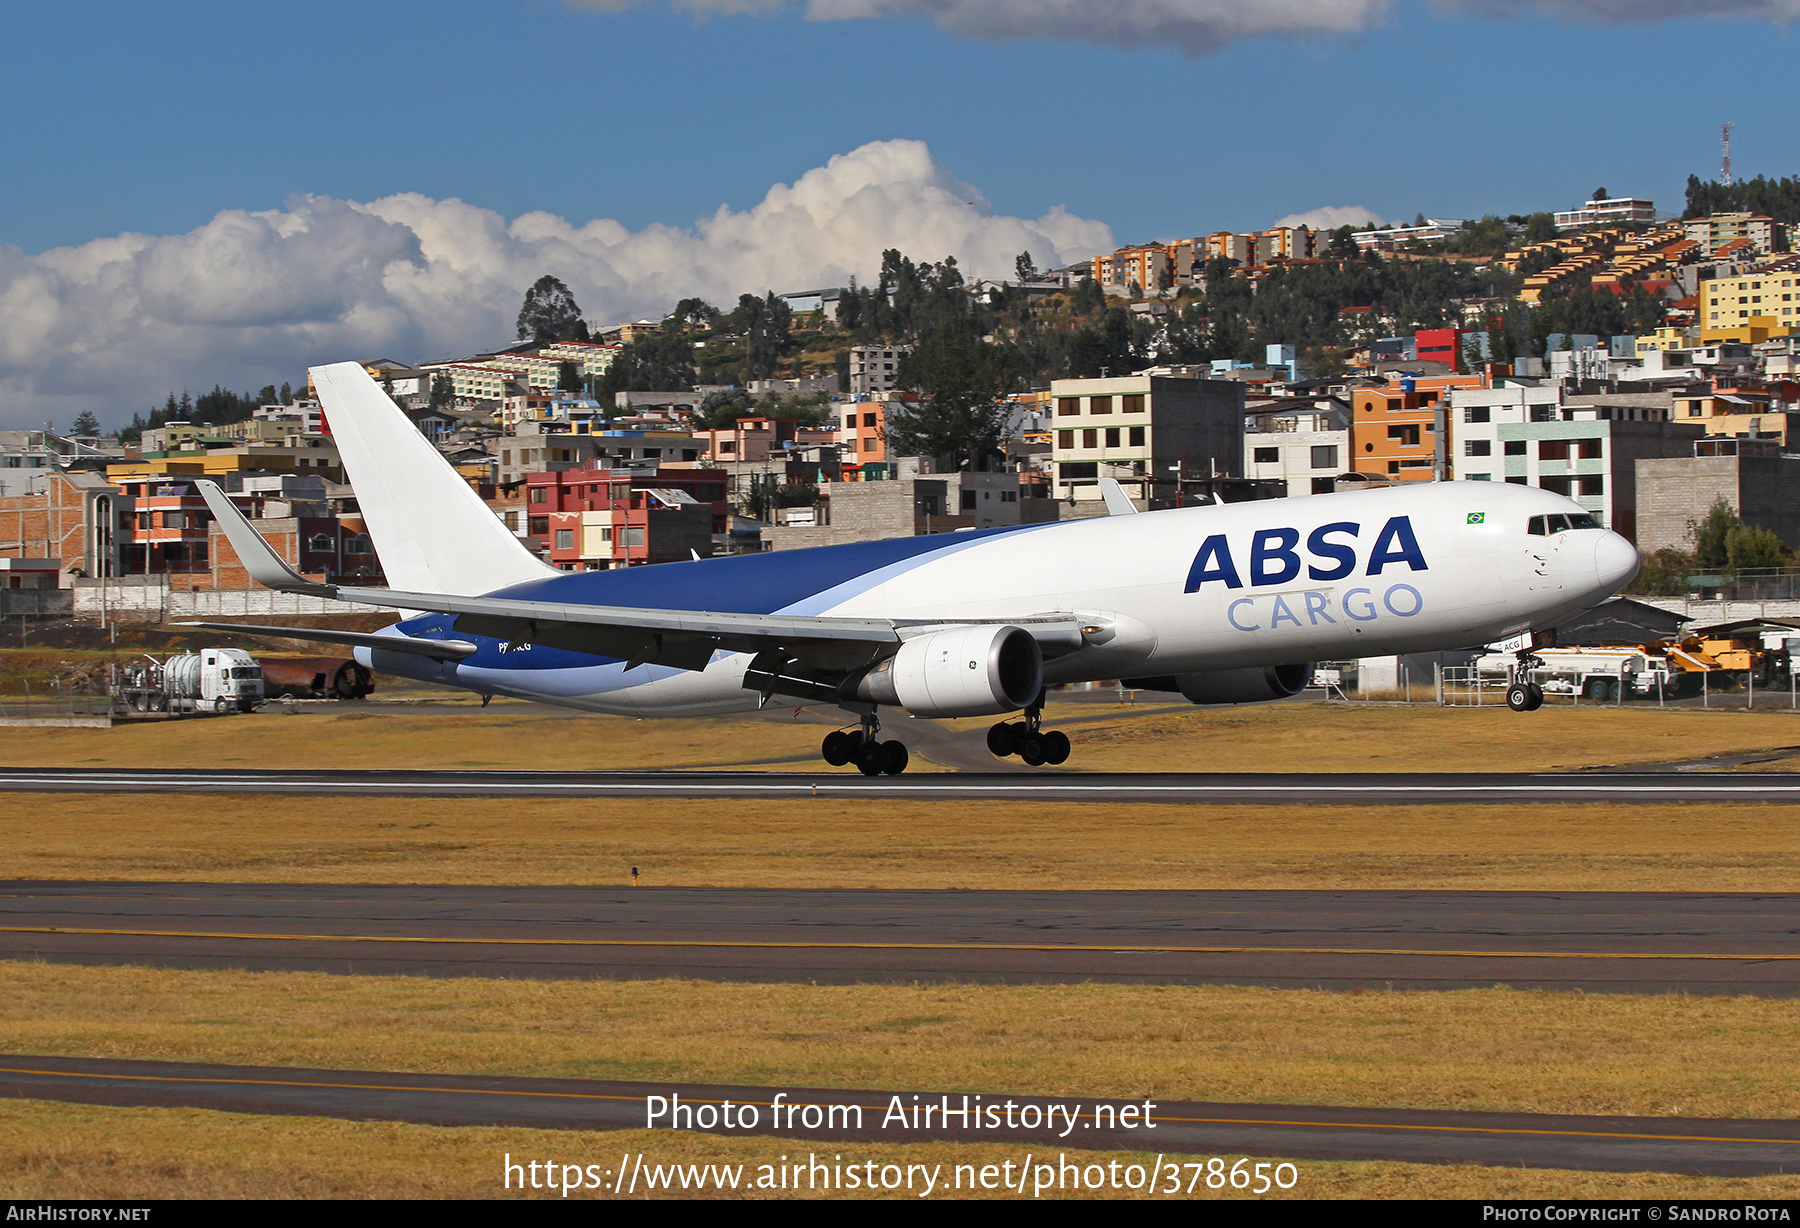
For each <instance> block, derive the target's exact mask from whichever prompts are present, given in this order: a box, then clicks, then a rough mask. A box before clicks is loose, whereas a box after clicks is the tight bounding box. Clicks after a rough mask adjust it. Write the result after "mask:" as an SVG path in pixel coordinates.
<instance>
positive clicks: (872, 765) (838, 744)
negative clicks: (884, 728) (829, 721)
mask: <svg viewBox="0 0 1800 1228" xmlns="http://www.w3.org/2000/svg"><path fill="white" fill-rule="evenodd" d="M819 753H820V754H822V755H824V756H825V762H827V763H829V764H830V765H831V766H832V767H843V766H844V765H845V764H846V763H854V764H855V765H856V770H857V771H859V772H861V773H862V774H863V775H864V776H898V775H899V774H900V773H902V772H904V771H905V770H906V765H907V763H908V762H910V761H911V758H912V756H910V755H908V754H907V753H906V745H905V743H902V742H894V741H888V742H883V741H882V740H881V722H880V721H879V720H877V719H876V717H875V714H874V713H873V712H870V713H868V714H867V715H865V716H864V717H863V718H862V727H861V728H859V729H856V730H844V729H834V730H832V731H831V732H830V733H828V734H826V735H825V741H824V742H823V743H822V744H821V745H820V746H819Z"/></svg>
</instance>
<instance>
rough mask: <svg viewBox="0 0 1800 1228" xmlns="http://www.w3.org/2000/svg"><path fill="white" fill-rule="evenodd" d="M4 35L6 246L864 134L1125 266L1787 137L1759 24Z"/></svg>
mask: <svg viewBox="0 0 1800 1228" xmlns="http://www.w3.org/2000/svg"><path fill="white" fill-rule="evenodd" d="M8 26H9V30H8V38H7V39H6V41H5V44H4V46H0V99H4V106H5V112H6V113H7V114H8V115H10V116H11V117H12V118H13V122H12V123H11V124H10V125H8V128H9V133H8V135H7V137H6V138H5V145H6V155H7V156H6V168H7V169H6V181H7V183H6V188H5V190H4V191H3V192H0V242H6V243H11V244H14V245H17V246H19V247H21V248H23V249H24V250H25V251H27V252H35V251H40V250H42V249H44V248H47V247H52V246H57V245H64V244H74V243H80V242H84V241H86V240H88V239H91V238H95V237H98V236H102V235H110V234H115V233H119V232H121V231H140V232H147V233H151V234H168V233H179V232H182V231H186V230H189V229H191V228H193V227H195V226H198V225H200V224H202V223H203V222H205V221H206V220H207V219H208V218H209V217H211V216H212V215H213V213H215V212H216V211H218V210H220V209H226V208H251V209H265V208H272V207H276V206H279V205H280V204H281V203H282V202H283V201H284V200H285V199H287V198H288V197H289V196H290V195H292V194H295V193H311V194H322V195H330V196H336V197H342V198H349V199H356V200H367V199H371V198H374V197H378V196H382V195H386V194H389V193H393V192H403V191H417V192H423V193H426V194H427V195H431V196H434V197H446V196H456V197H460V198H462V199H464V200H467V201H470V202H471V203H476V204H481V205H484V206H487V207H490V208H493V209H495V210H497V211H499V212H501V213H502V214H505V215H508V216H513V215H516V214H519V213H522V212H525V211H527V210H531V209H545V210H549V211H550V212H553V213H557V214H560V215H562V216H565V217H568V218H571V219H574V220H584V219H586V218H590V217H596V216H605V217H613V218H617V219H619V220H620V221H622V222H624V223H625V224H626V225H628V226H631V227H633V228H636V227H640V226H643V225H645V224H648V223H651V222H659V221H660V222H666V223H674V224H686V223H689V222H691V221H692V220H693V219H694V218H696V217H698V216H700V215H702V214H706V213H710V212H711V211H712V210H713V209H714V208H716V207H717V206H718V205H719V204H721V203H728V204H731V205H733V206H734V207H740V208H741V207H744V206H746V205H749V204H751V203H753V202H754V201H755V200H756V199H758V198H759V197H760V196H761V195H762V193H763V192H764V191H765V190H766V189H767V187H768V186H769V185H770V184H771V183H773V182H777V181H788V180H791V179H792V178H793V177H795V176H796V175H798V174H800V173H802V172H804V171H805V170H807V169H808V168H810V167H814V166H818V165H820V164H822V163H823V162H824V161H825V160H826V159H827V158H829V157H830V156H831V155H833V154H836V153H843V152H845V151H847V150H849V149H851V148H854V147H856V146H858V145H861V144H863V143H864V142H866V141H870V140H877V139H885V138H891V137H914V138H919V139H922V140H924V141H926V142H927V143H928V144H929V145H930V147H931V149H932V152H933V153H935V154H936V155H937V157H938V158H939V159H940V160H941V161H943V162H944V163H945V164H946V165H947V166H948V167H949V168H950V169H951V170H952V171H953V172H954V173H956V174H957V175H958V176H960V177H961V178H963V179H965V180H967V181H968V182H970V183H972V184H974V185H975V186H976V187H978V188H979V189H980V190H981V191H982V192H983V193H984V194H985V195H986V197H987V199H988V201H989V202H990V203H991V204H992V206H993V207H994V208H995V210H997V211H1000V212H1007V213H1019V214H1026V215H1035V214H1037V213H1040V212H1042V210H1043V209H1044V208H1046V207H1048V206H1050V205H1053V204H1058V203H1061V204H1066V205H1067V206H1068V207H1069V209H1070V210H1071V211H1072V212H1075V213H1078V214H1081V215H1083V216H1087V217H1095V218H1099V219H1101V220H1103V221H1106V222H1108V223H1110V224H1111V225H1112V226H1113V228H1114V230H1115V231H1116V232H1117V234H1118V236H1119V238H1120V239H1121V241H1126V240H1135V239H1137V238H1140V237H1150V236H1154V235H1167V234H1174V233H1178V232H1179V233H1184V234H1185V233H1190V232H1194V231H1210V230H1213V229H1218V228H1223V227H1251V226H1258V225H1266V224H1267V223H1268V222H1270V221H1272V220H1273V219H1274V218H1275V217H1278V216H1281V215H1283V214H1287V213H1294V212H1299V211H1303V210H1306V209H1310V208H1313V207H1315V206H1318V205H1325V204H1364V205H1367V206H1368V207H1370V208H1372V209H1374V210H1375V211H1376V212H1378V213H1382V214H1386V215H1390V216H1398V215H1400V214H1405V215H1408V216H1410V215H1411V214H1412V213H1414V212H1417V211H1424V212H1426V213H1432V214H1437V215H1442V216H1463V215H1472V214H1478V213H1481V212H1487V211H1498V212H1502V213H1508V212H1519V211H1527V210H1531V209H1535V208H1565V207H1569V206H1571V205H1573V204H1576V203H1579V200H1580V199H1582V198H1584V196H1585V193H1586V192H1587V191H1588V190H1589V189H1591V188H1593V187H1595V186H1596V185H1600V184H1604V185H1605V186H1607V187H1608V188H1610V189H1611V190H1612V191H1613V193H1614V194H1619V195H1624V194H1652V195H1654V196H1655V197H1656V198H1657V200H1658V201H1659V203H1662V204H1665V205H1669V206H1674V205H1675V204H1676V203H1677V199H1678V196H1679V193H1680V189H1681V186H1682V184H1683V182H1684V181H1685V177H1686V175H1687V174H1688V173H1689V172H1690V171H1699V172H1702V173H1708V174H1710V173H1712V172H1713V171H1715V170H1716V168H1717V162H1718V158H1717V138H1718V132H1717V128H1718V125H1719V123H1720V122H1721V121H1723V120H1725V119H1735V120H1736V121H1737V122H1738V125H1739V126H1738V129H1737V132H1736V139H1735V145H1736V151H1737V164H1738V167H1739V169H1740V171H1741V172H1744V173H1750V174H1754V173H1756V172H1758V171H1766V172H1768V173H1772V174H1773V173H1787V172H1788V171H1789V170H1790V169H1792V167H1793V164H1794V161H1795V158H1794V154H1795V145H1796V141H1797V140H1800V136H1797V135H1796V133H1795V130H1794V127H1793V125H1792V124H1791V123H1790V122H1789V116H1788V114H1787V111H1786V109H1785V108H1774V107H1772V106H1771V103H1772V102H1773V101H1774V99H1775V98H1776V97H1778V96H1779V88H1778V87H1779V83H1780V82H1781V81H1783V80H1785V79H1786V77H1787V75H1788V73H1789V72H1790V71H1791V57H1792V54H1793V51H1794V48H1793V45H1792V43H1791V42H1790V41H1789V39H1788V38H1787V37H1786V35H1785V33H1783V32H1778V31H1777V29H1776V28H1775V27H1773V26H1771V25H1769V24H1767V23H1764V22H1757V21H1728V22H1718V21H1694V20H1686V21H1664V22H1657V23H1643V24H1634V25H1614V26H1600V25H1593V24H1585V23H1581V24H1577V23H1568V22H1562V21H1558V20H1556V19H1553V18H1547V17H1531V18H1526V19H1519V20H1510V21H1492V20H1483V19H1479V18H1473V17H1455V18H1445V17H1440V16H1433V15H1431V13H1430V12H1428V11H1427V10H1426V9H1424V8H1423V7H1421V6H1417V5H1410V4H1403V5H1401V6H1399V7H1398V8H1396V9H1394V10H1393V11H1392V12H1391V14H1390V16H1389V18H1388V20H1387V21H1386V22H1385V23H1383V24H1382V25H1381V26H1380V27H1379V28H1377V29H1376V30H1374V31H1373V32H1371V33H1369V34H1366V35H1363V36H1361V37H1358V38H1354V39H1350V40H1326V41H1320V42H1315V43H1311V44H1308V43H1294V42H1289V41H1277V40H1269V39H1252V40H1247V41H1245V42H1242V43H1238V44H1236V45H1233V46H1229V47H1227V48H1225V49H1224V50H1223V51H1221V52H1220V53H1219V54H1217V55H1214V56H1210V57H1206V58H1197V59H1190V58H1186V57H1184V56H1183V55H1182V54H1180V53H1179V52H1177V51H1172V50H1157V49H1139V50H1127V49H1119V48H1112V47H1094V46H1089V45H1084V44H1079V43H1054V42H1048V41H1014V42H1004V43H990V42H985V41H980V40H976V39H967V38H958V37H956V36H955V35H952V34H949V33H946V32H944V31H941V30H938V29H937V28H935V27H933V26H932V25H930V24H929V23H927V22H925V21H922V20H917V19H912V20H905V19H902V20H893V19H888V20H860V21H806V20H803V19H802V18H801V17H800V16H799V15H798V14H797V13H795V12H792V11H787V12H782V13H779V14H776V15H764V16H751V17H709V18H702V19H699V20H696V19H695V17H693V16H691V15H689V14H687V13H683V12H676V11H671V10H669V9H667V8H664V7H662V6H660V5H649V6H643V7H638V8H635V9H631V10H628V11H626V12H623V13H617V14H612V13H596V12H584V11H577V10H573V9H569V8H565V7H563V6H562V5H560V4H556V3H553V2H549V0H522V2H512V0H487V2H485V3H475V2H471V0H362V2H359V3H356V4H349V3H342V2H340V0H314V2H313V3H310V4H306V5H280V6H269V5H245V4H242V3H166V4H159V5H136V4H131V5H126V4H91V3H79V2H77V3H71V4H63V5H55V6H50V5H22V6H17V7H16V8H15V9H14V10H13V11H12V13H11V14H10V16H9V21H8ZM1700 47H1705V48H1706V49H1707V51H1706V54H1705V55H1704V56H1701V55H1698V54H1696V52H1697V49H1698V48H1700ZM1724 64H1729V65H1730V69H1729V71H1728V72H1725V73H1723V74H1720V76H1721V78H1722V79H1715V80H1714V81H1713V82H1711V83H1710V84H1709V85H1708V86H1707V87H1706V88H1702V87H1701V85H1700V82H1698V81H1696V80H1695V79H1694V76H1693V74H1694V73H1695V72H1697V71H1699V70H1700V69H1701V68H1702V66H1703V65H1704V66H1708V67H1710V68H1716V67H1719V66H1721V65H1724ZM1710 75H1711V74H1710V73H1709V76H1710ZM1702 97H1704V98H1706V100H1707V101H1706V104H1705V105H1704V106H1698V107H1697V106H1696V105H1695V104H1696V100H1697V99H1699V98H1702ZM921 254H926V253H921Z"/></svg>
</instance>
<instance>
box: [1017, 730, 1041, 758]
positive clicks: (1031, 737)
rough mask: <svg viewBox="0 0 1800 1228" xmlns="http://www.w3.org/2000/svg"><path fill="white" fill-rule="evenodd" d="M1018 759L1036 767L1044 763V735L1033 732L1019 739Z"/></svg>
mask: <svg viewBox="0 0 1800 1228" xmlns="http://www.w3.org/2000/svg"><path fill="white" fill-rule="evenodd" d="M1019 758H1021V759H1023V760H1024V761H1025V762H1026V763H1029V764H1030V765H1031V766H1032V767H1038V766H1040V765H1041V764H1042V763H1043V762H1044V735H1043V734H1041V733H1038V732H1036V731H1035V730H1033V731H1031V732H1029V733H1026V734H1024V735H1023V736H1021V737H1020V738H1019Z"/></svg>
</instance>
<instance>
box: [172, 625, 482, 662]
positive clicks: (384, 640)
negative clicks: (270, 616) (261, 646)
mask: <svg viewBox="0 0 1800 1228" xmlns="http://www.w3.org/2000/svg"><path fill="white" fill-rule="evenodd" d="M169 625H170V626H172V627H199V628H200V629H201V630H203V631H229V632H236V633H239V634H243V635H280V636H285V637H286V638H288V639H290V640H317V641H319V642H320V643H322V644H349V645H351V646H353V647H356V648H373V649H379V650H380V651H382V652H404V653H410V654H412V655H413V656H420V657H435V658H437V659H438V660H440V661H460V660H461V659H462V658H464V657H466V656H469V655H471V654H472V653H474V652H475V651H476V646H475V645H474V644H471V643H469V641H467V640H418V639H413V638H411V637H410V636H404V635H367V634H364V633H363V632H360V631H328V630H326V629H325V628H323V627H258V626H252V625H250V624H249V623H190V622H180V623H170V624H169Z"/></svg>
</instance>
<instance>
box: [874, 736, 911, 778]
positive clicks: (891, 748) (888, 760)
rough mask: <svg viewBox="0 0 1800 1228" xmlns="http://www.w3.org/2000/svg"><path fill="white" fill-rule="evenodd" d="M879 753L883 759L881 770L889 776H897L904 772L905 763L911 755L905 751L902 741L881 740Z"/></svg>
mask: <svg viewBox="0 0 1800 1228" xmlns="http://www.w3.org/2000/svg"><path fill="white" fill-rule="evenodd" d="M881 755H882V758H883V760H885V762H884V763H883V765H882V768H881V770H882V771H883V772H885V773H887V774H888V775H889V776H898V775H899V774H900V773H902V772H904V771H905V770H906V765H907V764H908V763H909V762H911V760H912V756H911V755H909V754H907V753H906V744H905V743H904V742H883V743H882V744H881Z"/></svg>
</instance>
